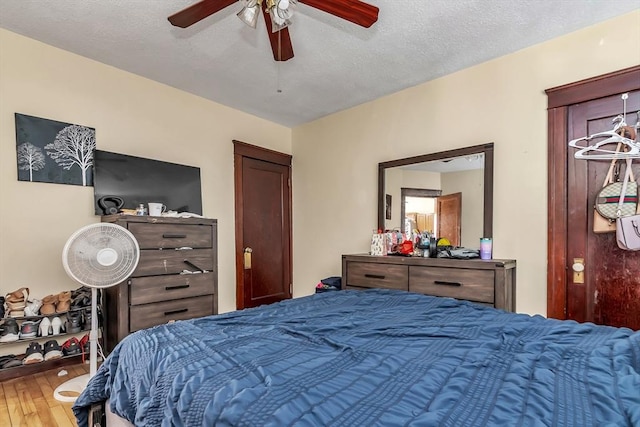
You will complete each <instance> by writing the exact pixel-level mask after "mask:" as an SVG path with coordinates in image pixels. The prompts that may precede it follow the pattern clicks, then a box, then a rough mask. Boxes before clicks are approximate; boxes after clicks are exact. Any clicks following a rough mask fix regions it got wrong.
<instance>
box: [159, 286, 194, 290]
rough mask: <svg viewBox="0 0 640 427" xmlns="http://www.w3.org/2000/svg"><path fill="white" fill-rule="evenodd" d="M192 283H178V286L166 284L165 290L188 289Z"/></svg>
mask: <svg viewBox="0 0 640 427" xmlns="http://www.w3.org/2000/svg"><path fill="white" fill-rule="evenodd" d="M189 286H190V285H176V286H165V287H164V290H165V291H173V290H174V289H186V288H188V287H189Z"/></svg>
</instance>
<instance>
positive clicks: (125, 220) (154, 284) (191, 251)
mask: <svg viewBox="0 0 640 427" xmlns="http://www.w3.org/2000/svg"><path fill="white" fill-rule="evenodd" d="M102 221H103V222H111V223H115V224H118V225H120V226H122V227H124V228H126V229H128V230H129V231H130V232H131V233H132V234H133V235H134V236H135V237H136V239H137V240H138V245H139V246H140V261H139V263H138V266H137V268H136V269H135V271H134V272H133V274H132V275H131V277H130V278H129V279H128V280H126V281H124V282H122V283H120V284H119V285H116V286H113V287H110V288H107V289H106V290H105V296H106V298H105V304H104V306H105V307H104V310H105V313H106V347H107V350H108V351H111V350H112V349H113V348H114V347H115V345H116V344H117V343H118V342H120V341H121V340H122V339H123V338H124V337H125V336H127V335H128V334H130V333H132V332H135V331H137V330H139V329H144V328H149V327H151V326H155V325H159V324H162V323H167V322H170V321H174V320H185V319H190V318H194V317H201V316H207V315H210V314H217V312H218V294H217V290H218V262H217V249H218V248H217V241H218V237H217V234H218V233H217V221H216V220H214V219H203V218H167V217H153V216H133V215H109V216H104V217H102ZM203 271H204V272H203ZM187 272H193V274H185V273H187Z"/></svg>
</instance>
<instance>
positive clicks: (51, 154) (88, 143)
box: [16, 113, 96, 186]
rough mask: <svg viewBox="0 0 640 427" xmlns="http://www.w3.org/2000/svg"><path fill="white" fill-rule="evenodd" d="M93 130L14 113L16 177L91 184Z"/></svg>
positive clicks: (40, 180) (93, 144) (94, 143)
mask: <svg viewBox="0 0 640 427" xmlns="http://www.w3.org/2000/svg"><path fill="white" fill-rule="evenodd" d="M95 148H96V130H95V129H93V128H90V127H86V126H80V125H74V124H71V123H64V122H58V121H55V120H49V119H43V118H40V117H33V116H27V115H25V114H19V113H16V153H17V162H18V180H19V181H32V182H33V181H36V182H55V183H59V184H71V185H84V186H90V185H93V151H94V150H95Z"/></svg>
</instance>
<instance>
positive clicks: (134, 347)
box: [73, 289, 640, 427]
mask: <svg viewBox="0 0 640 427" xmlns="http://www.w3.org/2000/svg"><path fill="white" fill-rule="evenodd" d="M107 399H108V400H109V405H108V406H109V408H108V409H109V410H110V411H111V412H113V413H115V414H116V415H118V416H119V417H122V418H124V419H126V420H128V421H129V422H131V423H133V424H135V425H136V426H160V425H162V426H214V425H215V426H294V425H295V426H455V427H460V426H507V425H508V426H576V427H585V426H598V427H602V426H640V332H634V331H632V330H630V329H625V328H613V327H607V326H597V325H593V324H579V323H576V322H573V321H559V320H554V319H545V318H543V317H541V316H533V317H531V316H528V315H524V314H515V313H507V312H504V311H502V310H497V309H494V308H490V307H483V306H480V305H477V304H473V303H469V302H463V301H458V300H454V299H450V298H438V297H430V296H425V295H419V294H413V293H408V292H402V291H392V290H382V289H372V290H367V291H337V292H326V293H321V294H316V295H313V296H307V297H302V298H296V299H293V300H287V301H284V302H281V303H276V304H272V305H268V306H261V307H258V308H253V309H247V310H242V311H237V312H231V313H227V314H223V315H217V316H208V317H202V318H198V319H193V320H187V321H181V322H176V323H173V324H167V325H161V326H157V327H154V328H151V329H146V330H142V331H139V332H136V333H135V334H132V335H130V336H128V337H127V338H125V339H124V340H123V341H122V342H120V343H119V344H118V346H117V347H116V348H115V349H114V351H113V352H112V353H111V354H110V355H109V357H108V358H107V359H106V360H105V362H104V363H103V364H102V365H101V366H100V368H99V369H98V372H97V374H96V376H95V377H94V378H92V380H91V381H90V383H89V385H88V387H87V389H86V390H85V391H84V392H83V393H82V395H81V396H80V397H79V398H78V400H77V401H76V403H75V405H74V407H73V410H74V412H75V414H76V416H77V419H78V423H79V425H80V426H85V425H87V411H88V409H89V408H90V407H91V405H92V404H95V403H98V402H104V401H106V400H107Z"/></svg>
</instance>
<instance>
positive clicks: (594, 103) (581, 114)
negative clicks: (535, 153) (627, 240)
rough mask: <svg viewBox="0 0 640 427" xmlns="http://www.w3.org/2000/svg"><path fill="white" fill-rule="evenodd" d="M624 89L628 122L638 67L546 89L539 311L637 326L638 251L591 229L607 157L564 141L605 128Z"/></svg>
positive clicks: (635, 102) (639, 87) (638, 85)
mask: <svg viewBox="0 0 640 427" xmlns="http://www.w3.org/2000/svg"><path fill="white" fill-rule="evenodd" d="M607 81H608V82H609V83H607ZM579 88H583V89H579ZM625 92H629V93H630V94H629V100H628V103H627V112H629V114H628V115H627V117H626V121H627V123H628V124H630V125H632V126H633V125H635V124H636V122H637V118H636V114H635V112H636V111H638V110H639V109H640V67H635V68H634V69H630V70H624V71H623V72H619V73H613V74H612V75H609V76H602V77H599V78H595V79H591V80H588V81H585V82H579V83H576V84H573V85H568V86H566V87H563V88H556V89H550V90H549V91H547V93H548V95H549V103H550V108H549V173H550V175H549V207H548V208H549V236H548V239H549V241H548V246H549V251H548V252H549V271H548V295H547V299H548V309H547V312H548V313H547V314H548V315H549V316H550V317H557V318H561V319H573V320H577V321H580V322H585V321H589V322H595V323H599V324H606V325H612V326H627V327H630V328H633V329H640V253H638V252H629V251H623V250H621V249H619V248H618V247H617V244H616V239H615V233H605V234H596V233H593V231H592V230H593V205H594V200H595V196H596V194H597V192H598V190H599V189H600V188H601V186H602V183H603V181H604V177H605V175H606V173H607V170H608V167H609V161H597V160H589V161H587V160H579V159H575V157H574V153H575V151H576V150H575V149H574V148H571V147H568V145H567V143H568V141H569V140H571V139H575V138H579V137H583V136H588V135H591V134H593V133H595V132H599V131H605V130H611V129H612V122H611V120H612V119H613V118H614V117H615V116H616V115H618V114H620V113H622V108H623V105H622V100H621V94H622V93H625ZM634 172H637V169H636V170H635V171H634ZM563 252H564V253H563ZM579 260H584V267H585V271H584V278H583V281H584V283H580V282H581V281H582V280H581V278H580V276H576V275H574V271H573V264H574V263H575V262H576V261H578V262H580V261H579Z"/></svg>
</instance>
